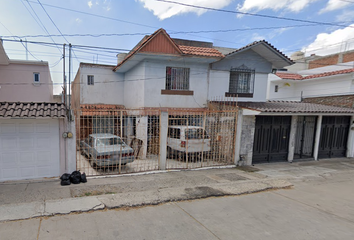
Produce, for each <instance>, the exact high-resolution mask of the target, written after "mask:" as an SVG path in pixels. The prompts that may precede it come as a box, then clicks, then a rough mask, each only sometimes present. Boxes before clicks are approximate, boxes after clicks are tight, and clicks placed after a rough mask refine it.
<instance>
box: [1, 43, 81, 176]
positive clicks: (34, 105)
mask: <svg viewBox="0 0 354 240" xmlns="http://www.w3.org/2000/svg"><path fill="white" fill-rule="evenodd" d="M0 87H1V88H0V181H8V180H20V179H32V178H42V177H58V176H60V174H61V173H63V172H65V171H70V170H73V169H75V165H74V164H75V161H74V162H71V163H70V161H69V160H68V158H71V159H75V157H74V156H73V155H70V149H72V147H70V143H69V144H68V142H70V140H66V139H64V138H63V137H62V134H63V133H64V132H69V131H71V130H70V124H68V123H67V120H66V107H65V106H64V104H63V103H58V102H54V100H53V85H52V81H51V78H50V72H49V67H48V63H47V62H42V61H38V62H36V61H23V60H21V61H19V60H11V59H9V58H8V56H7V54H6V53H5V50H4V48H3V46H2V43H1V42H0ZM71 153H73V154H75V152H72V151H71Z"/></svg>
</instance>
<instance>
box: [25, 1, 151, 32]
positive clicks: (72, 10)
mask: <svg viewBox="0 0 354 240" xmlns="http://www.w3.org/2000/svg"><path fill="white" fill-rule="evenodd" d="M26 1H27V2H32V3H35V4H38V3H37V2H34V1H29V0H26ZM42 5H44V6H48V7H52V8H57V9H61V10H66V11H71V12H75V13H81V14H85V15H90V16H95V17H99V18H105V19H109V20H113V21H117V22H124V23H129V24H133V25H137V26H142V27H148V28H155V29H156V27H154V26H149V25H145V24H141V23H135V22H129V21H125V20H122V19H118V18H112V17H107V16H102V15H98V14H93V13H88V12H83V11H79V10H74V9H69V8H64V7H59V6H54V5H50V4H47V3H42Z"/></svg>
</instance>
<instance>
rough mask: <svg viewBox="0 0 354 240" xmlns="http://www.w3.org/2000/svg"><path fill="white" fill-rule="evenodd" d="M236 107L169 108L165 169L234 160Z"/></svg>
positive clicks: (224, 163) (215, 164)
mask: <svg viewBox="0 0 354 240" xmlns="http://www.w3.org/2000/svg"><path fill="white" fill-rule="evenodd" d="M236 124H237V110H223V111H204V112H180V111H173V110H170V111H169V126H168V136H167V162H166V167H167V169H192V168H201V167H210V166H222V165H230V164H233V163H234V154H235V139H236Z"/></svg>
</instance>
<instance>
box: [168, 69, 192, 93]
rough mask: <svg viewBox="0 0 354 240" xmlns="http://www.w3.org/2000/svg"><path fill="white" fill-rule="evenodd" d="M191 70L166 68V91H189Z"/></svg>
mask: <svg viewBox="0 0 354 240" xmlns="http://www.w3.org/2000/svg"><path fill="white" fill-rule="evenodd" d="M189 72H190V69H189V68H182V67H166V90H189Z"/></svg>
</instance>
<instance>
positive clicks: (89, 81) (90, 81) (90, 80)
mask: <svg viewBox="0 0 354 240" xmlns="http://www.w3.org/2000/svg"><path fill="white" fill-rule="evenodd" d="M93 84H94V77H93V75H87V85H93Z"/></svg>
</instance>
